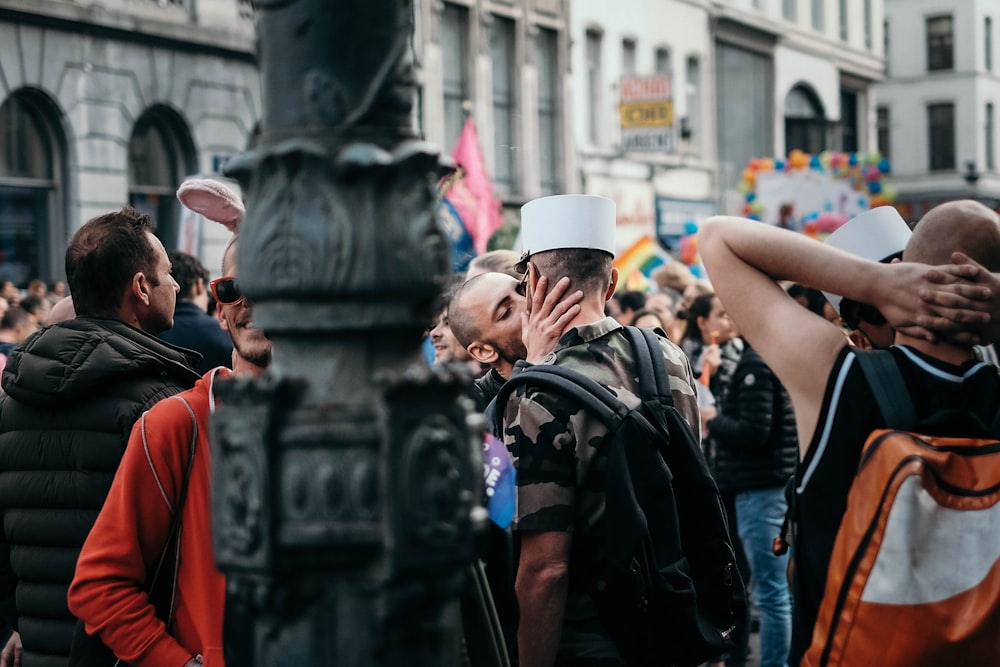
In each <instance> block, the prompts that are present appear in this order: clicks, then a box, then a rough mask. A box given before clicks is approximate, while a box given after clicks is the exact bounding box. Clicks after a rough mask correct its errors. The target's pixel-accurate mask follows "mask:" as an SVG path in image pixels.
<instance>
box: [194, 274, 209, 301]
mask: <svg viewBox="0 0 1000 667" xmlns="http://www.w3.org/2000/svg"><path fill="white" fill-rule="evenodd" d="M207 291H208V288H207V287H205V279H204V278H198V279H197V280H195V281H194V285H192V286H191V296H192V297H199V296H201V295H202V294H205V293H206V292H207Z"/></svg>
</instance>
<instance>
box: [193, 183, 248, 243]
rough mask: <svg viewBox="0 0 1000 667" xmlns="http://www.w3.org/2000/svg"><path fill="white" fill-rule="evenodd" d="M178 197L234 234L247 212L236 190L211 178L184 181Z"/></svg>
mask: <svg viewBox="0 0 1000 667" xmlns="http://www.w3.org/2000/svg"><path fill="white" fill-rule="evenodd" d="M177 198H178V199H180V200H181V203H182V204H184V205H185V206H187V207H188V208H189V209H191V210H192V211H194V212H195V213H201V214H202V215H203V216H205V217H206V218H208V219H209V220H211V221H213V222H218V223H220V224H222V225H225V227H226V229H228V230H229V231H231V232H232V233H234V234H235V233H236V232H237V230H238V229H239V228H240V223H241V222H242V221H243V216H244V215H246V212H247V210H246V208H245V207H244V206H243V202H242V201H240V198H239V197H238V196H236V193H235V192H233V191H232V190H230V189H229V188H227V187H226V186H225V185H223V184H222V183H220V182H218V181H213V180H211V179H209V178H195V179H191V180H189V181H184V182H183V183H181V187H179V188H178V189H177Z"/></svg>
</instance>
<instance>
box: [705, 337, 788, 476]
mask: <svg viewBox="0 0 1000 667" xmlns="http://www.w3.org/2000/svg"><path fill="white" fill-rule="evenodd" d="M708 430H709V432H710V433H711V435H712V439H713V441H714V443H715V470H714V472H715V481H716V482H717V483H718V485H719V489H720V490H721V491H723V492H725V493H739V492H740V491H749V490H752V489H766V488H770V487H776V486H784V484H785V481H786V480H787V479H788V477H789V476H790V475H791V474H792V473H793V472H795V464H796V463H797V461H798V456H799V445H798V434H797V432H796V430H795V414H794V412H792V403H791V401H790V400H789V398H788V393H787V392H786V391H785V388H784V387H783V386H781V383H780V382H779V381H778V378H777V377H775V375H774V373H772V372H771V369H770V368H768V366H767V364H765V363H764V360H763V359H761V358H760V355H759V354H757V352H755V351H754V350H753V348H751V347H750V346H749V345H747V346H746V348H745V349H744V350H743V355H742V356H741V357H740V361H739V363H738V364H737V366H736V370H735V372H734V373H733V379H732V383H731V384H730V385H729V391H728V392H727V394H726V397H725V399H724V400H723V403H722V406H721V408H720V410H719V415H718V416H717V417H716V418H715V419H712V420H711V421H709V422H708Z"/></svg>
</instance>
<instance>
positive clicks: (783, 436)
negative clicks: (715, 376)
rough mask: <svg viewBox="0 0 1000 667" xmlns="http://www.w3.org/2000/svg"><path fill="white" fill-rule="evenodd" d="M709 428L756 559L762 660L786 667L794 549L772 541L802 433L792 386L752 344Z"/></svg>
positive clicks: (754, 590) (722, 481) (722, 482)
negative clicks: (774, 546) (778, 547)
mask: <svg viewBox="0 0 1000 667" xmlns="http://www.w3.org/2000/svg"><path fill="white" fill-rule="evenodd" d="M708 429H709V431H710V433H711V434H712V437H713V438H714V440H715V443H716V450H715V479H716V482H717V483H718V484H719V489H720V490H721V491H722V492H723V493H730V494H733V495H735V499H736V502H735V505H736V523H737V526H738V527H739V534H740V541H742V543H743V549H744V551H746V554H747V559H748V560H749V562H750V571H751V575H752V576H751V583H750V593H751V595H752V597H753V601H754V604H755V605H756V607H757V609H758V610H759V612H760V649H761V662H760V664H761V667H782V666H784V665H786V664H787V662H788V651H789V648H790V646H791V637H792V601H791V596H790V594H789V590H788V581H787V579H786V575H785V569H786V567H787V566H788V555H787V554H786V555H784V556H775V555H774V554H773V553H772V552H771V543H772V542H773V540H774V538H775V537H777V536H778V534H779V533H780V532H781V524H782V522H783V520H784V518H785V512H786V510H787V505H786V503H785V495H784V491H785V482H786V481H787V480H788V478H789V477H790V476H791V474H792V473H793V472H795V465H796V462H797V461H798V455H799V447H798V436H797V435H796V430H795V414H794V413H793V412H792V404H791V401H790V400H789V398H788V394H787V393H786V392H785V388H784V387H782V386H781V383H780V382H779V381H778V378H776V377H775V376H774V373H772V372H771V369H770V368H768V367H767V365H766V364H765V363H764V361H763V360H762V359H761V358H760V355H758V354H757V353H756V352H755V351H754V350H753V348H751V347H750V346H749V345H747V346H746V347H745V348H744V350H743V355H742V356H741V357H740V361H739V363H738V364H737V366H736V370H735V371H734V373H733V379H732V383H731V384H730V387H729V392H728V393H727V394H726V397H725V399H724V400H723V404H722V409H721V411H720V413H719V415H718V416H717V417H715V419H712V420H711V421H709V422H708Z"/></svg>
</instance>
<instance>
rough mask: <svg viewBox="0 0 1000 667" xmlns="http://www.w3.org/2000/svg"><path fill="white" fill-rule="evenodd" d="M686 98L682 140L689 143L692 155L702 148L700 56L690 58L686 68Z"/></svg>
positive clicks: (682, 122)
mask: <svg viewBox="0 0 1000 667" xmlns="http://www.w3.org/2000/svg"><path fill="white" fill-rule="evenodd" d="M684 69H685V72H684V97H685V100H684V101H685V106H686V108H687V111H686V112H685V114H684V118H682V119H681V128H680V131H681V138H682V139H686V140H687V141H688V142H689V144H688V145H689V146H690V150H691V152H692V153H695V154H697V153H698V152H699V149H700V146H701V123H699V122H698V121H699V120H700V119H701V61H700V60H699V59H698V56H688V59H687V65H686V67H685V68H684Z"/></svg>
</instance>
